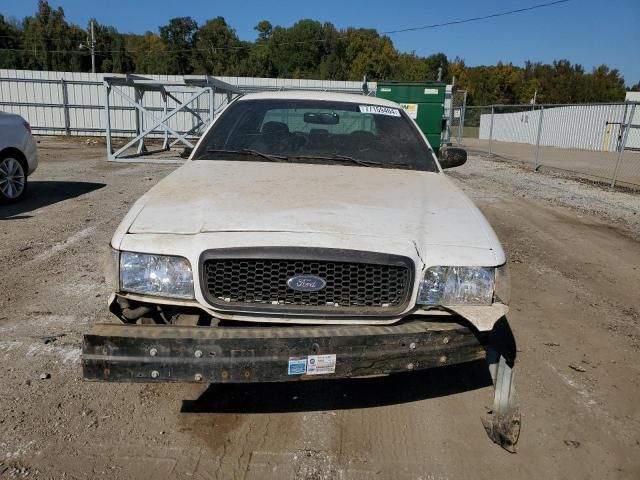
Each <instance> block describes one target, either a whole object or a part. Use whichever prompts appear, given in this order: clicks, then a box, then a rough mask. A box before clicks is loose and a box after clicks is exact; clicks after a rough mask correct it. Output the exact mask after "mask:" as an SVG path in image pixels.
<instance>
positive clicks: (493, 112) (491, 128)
mask: <svg viewBox="0 0 640 480" xmlns="http://www.w3.org/2000/svg"><path fill="white" fill-rule="evenodd" d="M494 114H495V107H494V106H493V105H491V123H490V124H489V155H492V153H491V142H492V141H493V116H494Z"/></svg>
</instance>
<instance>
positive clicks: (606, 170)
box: [452, 98, 640, 189]
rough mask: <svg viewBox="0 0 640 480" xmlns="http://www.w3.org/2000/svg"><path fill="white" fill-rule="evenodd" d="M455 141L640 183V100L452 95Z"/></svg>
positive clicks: (615, 181)
mask: <svg viewBox="0 0 640 480" xmlns="http://www.w3.org/2000/svg"><path fill="white" fill-rule="evenodd" d="M454 101H455V102H456V103H454V105H455V106H454V119H453V123H452V132H453V135H452V141H453V143H456V144H458V145H461V146H463V147H464V148H466V149H467V150H468V151H469V152H470V153H476V154H480V155H490V156H495V157H499V158H504V159H509V160H515V161H520V162H523V163H527V164H530V165H531V166H532V167H533V168H534V169H539V168H540V167H546V168H550V169H555V170H560V171H567V172H571V173H574V174H577V175H578V176H580V177H583V178H586V179H590V180H594V181H599V182H606V183H608V184H610V185H611V186H612V187H613V186H615V185H620V186H625V187H630V188H634V189H638V188H640V104H639V103H635V102H623V103H607V104H577V105H488V106H466V105H465V103H466V102H464V99H462V98H456V99H454Z"/></svg>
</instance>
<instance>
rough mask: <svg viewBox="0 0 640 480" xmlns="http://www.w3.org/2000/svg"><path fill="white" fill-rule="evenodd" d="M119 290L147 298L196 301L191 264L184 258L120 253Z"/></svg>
mask: <svg viewBox="0 0 640 480" xmlns="http://www.w3.org/2000/svg"><path fill="white" fill-rule="evenodd" d="M120 289H121V290H123V291H127V292H131V293H143V294H146V295H159V296H163V297H178V298H193V297H194V295H193V273H192V272H191V264H189V260H187V259H186V258H182V257H171V256H168V255H148V254H145V253H133V252H121V253H120Z"/></svg>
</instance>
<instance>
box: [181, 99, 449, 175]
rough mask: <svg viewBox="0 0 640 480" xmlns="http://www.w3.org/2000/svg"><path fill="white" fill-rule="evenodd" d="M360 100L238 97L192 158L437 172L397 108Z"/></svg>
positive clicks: (416, 134) (421, 139)
mask: <svg viewBox="0 0 640 480" xmlns="http://www.w3.org/2000/svg"><path fill="white" fill-rule="evenodd" d="M366 102H367V98H366V97H363V98H362V104H357V103H349V102H332V101H326V100H295V99H282V100H276V99H274V100H239V101H237V102H235V103H233V104H232V105H230V106H229V108H227V110H226V111H225V112H224V113H223V114H222V116H221V117H220V118H219V119H218V121H217V122H216V123H215V124H214V126H213V127H212V128H211V130H209V132H208V133H207V135H206V137H205V138H204V139H203V141H202V142H201V143H200V146H199V147H198V150H197V151H196V153H195V155H194V157H193V158H194V159H195V160H252V161H277V162H299V163H300V162H302V163H334V162H335V163H340V164H348V165H357V166H366V167H380V168H384V167H387V168H404V169H410V170H424V171H430V172H437V171H438V169H437V167H436V164H435V162H434V160H433V155H432V150H431V149H430V148H429V146H428V145H427V143H426V142H425V141H424V139H423V138H422V137H421V136H420V134H419V132H418V131H417V129H416V128H415V126H414V125H413V123H412V122H411V121H410V120H409V118H408V117H407V115H406V114H405V113H404V112H403V111H402V110H401V109H398V108H389V107H380V106H376V105H367V103H366Z"/></svg>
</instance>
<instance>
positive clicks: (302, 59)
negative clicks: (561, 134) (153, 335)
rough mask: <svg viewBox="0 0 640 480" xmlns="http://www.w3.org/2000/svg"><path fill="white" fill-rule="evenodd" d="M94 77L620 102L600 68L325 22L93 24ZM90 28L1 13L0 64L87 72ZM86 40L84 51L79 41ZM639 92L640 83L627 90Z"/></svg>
mask: <svg viewBox="0 0 640 480" xmlns="http://www.w3.org/2000/svg"><path fill="white" fill-rule="evenodd" d="M94 28H95V35H96V66H97V71H100V72H113V73H132V72H136V73H141V74H178V75H185V74H207V75H230V76H251V77H293V78H318V79H330V80H356V81H360V80H362V78H363V76H366V77H367V79H368V80H372V81H375V80H390V79H394V80H404V81H425V80H427V81H431V80H436V78H437V77H438V70H439V69H440V68H441V69H442V75H443V77H442V78H443V80H444V81H447V82H451V81H452V79H453V77H455V78H456V81H457V85H458V87H459V88H460V89H465V90H467V92H468V103H469V104H470V105H490V104H501V103H504V104H514V103H525V104H526V103H529V102H530V100H531V99H532V98H533V97H534V95H535V96H536V101H537V102H538V103H569V102H609V101H621V100H623V99H624V96H625V91H626V89H625V86H624V79H623V78H622V76H621V75H620V72H619V71H618V70H616V69H610V68H609V67H607V66H605V65H602V66H600V67H597V68H595V69H594V70H593V71H592V72H591V73H586V72H585V71H584V68H583V67H582V66H581V65H578V64H573V65H572V64H571V62H569V61H568V60H558V61H555V62H553V63H552V64H550V65H549V64H542V63H533V62H527V63H526V64H525V65H524V67H518V66H515V65H513V64H510V63H508V64H503V63H498V64H497V65H492V66H478V67H468V66H467V65H466V64H465V62H464V60H461V59H459V58H456V59H455V60H453V61H452V62H449V60H448V59H447V57H446V55H445V54H443V53H436V54H433V55H430V56H428V57H421V56H418V55H416V54H415V53H400V52H398V50H397V49H396V48H395V47H394V45H393V42H392V41H391V39H390V38H389V37H387V36H384V35H380V34H379V33H378V32H377V31H376V30H373V29H364V28H347V29H345V30H338V29H336V28H335V26H334V25H332V24H331V23H328V22H326V23H324V24H322V23H320V22H318V21H316V20H312V19H304V20H300V21H298V22H297V23H295V24H294V25H292V26H291V27H283V26H277V25H276V26H274V25H272V24H271V22H269V21H268V20H262V21H261V22H259V23H258V24H257V25H256V26H255V30H256V32H257V39H256V40H255V41H254V42H247V41H242V40H240V39H239V38H238V35H237V34H236V32H235V30H234V29H233V28H232V27H231V26H230V25H229V24H227V22H226V20H225V19H224V18H223V17H216V18H213V19H211V20H208V21H206V22H205V23H204V24H203V25H201V26H198V24H197V23H196V21H195V20H194V19H193V18H191V17H179V18H172V19H170V20H169V22H168V23H167V24H166V25H163V26H160V27H159V29H158V33H155V32H146V33H145V34H143V35H137V34H122V33H119V32H118V31H117V30H116V29H115V28H114V27H111V26H107V25H101V24H99V23H97V22H95V27H94ZM88 37H89V28H87V29H86V30H85V29H82V28H80V27H79V26H77V25H73V24H70V23H68V22H67V21H66V19H65V16H64V11H63V10H62V8H57V9H53V8H52V7H51V6H50V5H49V3H48V2H47V1H46V0H39V2H38V9H37V12H36V13H35V14H34V15H33V16H29V17H26V18H25V19H24V20H23V21H22V22H18V21H15V20H13V21H10V20H7V19H5V18H4V17H3V16H2V15H0V68H16V69H33V70H59V71H82V72H86V71H90V70H91V58H90V55H89V49H88V48H86V46H87V45H88ZM81 44H84V46H85V47H84V48H80V45H81ZM631 89H632V90H634V89H635V90H638V91H640V83H638V84H636V85H634V86H633V87H631Z"/></svg>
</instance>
